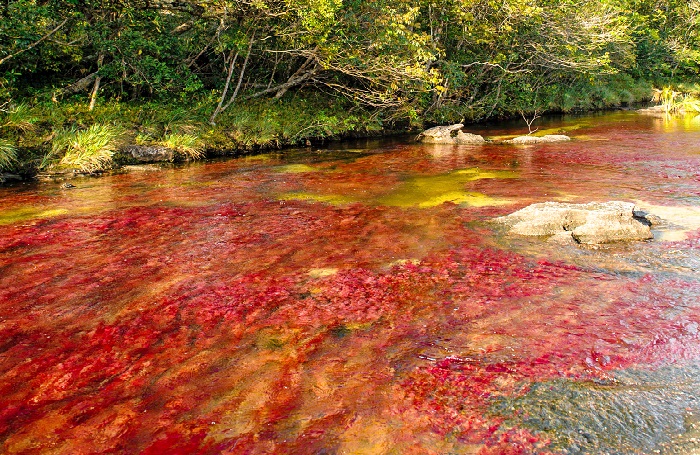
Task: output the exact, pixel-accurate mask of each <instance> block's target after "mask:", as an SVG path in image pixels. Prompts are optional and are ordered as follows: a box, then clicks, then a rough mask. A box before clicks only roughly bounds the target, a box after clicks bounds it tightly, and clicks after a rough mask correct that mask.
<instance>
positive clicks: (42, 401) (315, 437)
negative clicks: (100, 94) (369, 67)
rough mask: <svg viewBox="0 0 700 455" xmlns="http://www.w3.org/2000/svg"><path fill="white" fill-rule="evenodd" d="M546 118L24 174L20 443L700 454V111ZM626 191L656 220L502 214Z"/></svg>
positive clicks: (8, 285) (64, 448)
mask: <svg viewBox="0 0 700 455" xmlns="http://www.w3.org/2000/svg"><path fill="white" fill-rule="evenodd" d="M523 126H524V124H523V123H522V122H520V123H513V124H507V123H504V124H496V125H481V126H474V127H471V128H470V129H469V131H471V132H474V133H478V134H483V135H484V136H486V137H490V138H503V137H507V136H513V135H516V134H522V133H523V129H524V128H523ZM539 128H540V130H539V133H545V132H551V133H564V134H568V135H570V136H571V137H572V138H573V140H572V141H571V142H568V143H559V144H542V145H531V146H512V145H484V146H446V145H423V144H416V143H414V142H412V141H411V138H397V139H384V140H380V141H359V142H353V143H343V144H335V145H331V146H329V147H325V148H320V149H316V148H314V149H311V148H309V149H299V150H289V151H285V152H280V153H273V154H264V155H258V156H251V157H243V158H237V159H227V160H221V161H213V162H206V163H193V164H190V165H186V166H178V167H169V168H164V169H160V170H158V169H157V168H153V167H151V166H141V167H135V168H132V169H131V170H130V171H129V172H125V173H119V174H113V175H107V176H102V177H100V178H81V179H75V180H72V181H71V183H73V185H74V186H75V187H74V188H68V189H65V188H62V187H61V182H55V183H52V182H44V183H31V184H29V183H27V184H22V185H18V186H12V187H5V188H0V452H1V453H4V454H20V453H21V454H88V453H144V454H163V453H169V454H176V453H182V454H194V453H197V454H218V453H228V454H472V453H474V454H521V453H523V454H527V453H553V454H584V453H585V454H599V453H607V454H647V453H649V454H651V453H667V454H690V453H700V119H692V118H682V119H668V118H659V117H650V116H643V115H640V114H637V113H635V112H615V113H605V114H599V115H591V116H583V117H567V118H551V119H546V120H544V121H543V122H542V123H541V124H540V126H539ZM609 200H623V201H630V202H634V203H636V204H637V206H638V207H639V208H640V209H642V210H644V211H646V212H648V213H651V214H654V215H657V216H658V217H660V218H661V220H662V222H661V224H659V225H658V226H655V227H654V229H653V233H654V237H655V238H654V240H651V241H648V242H634V243H628V244H614V245H605V246H600V247H584V246H579V245H575V244H574V245H569V244H566V245H564V244H557V243H552V242H547V241H546V239H540V238H524V237H510V236H507V235H505V234H504V233H503V232H502V231H501V230H499V227H498V226H497V225H495V224H494V223H492V222H491V220H492V219H493V218H494V217H497V216H500V215H504V214H508V213H511V212H513V211H515V210H517V209H520V208H522V207H525V206H527V205H529V204H531V203H535V202H543V201H565V202H576V203H579V202H580V203H584V202H593V201H609Z"/></svg>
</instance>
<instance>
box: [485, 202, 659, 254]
mask: <svg viewBox="0 0 700 455" xmlns="http://www.w3.org/2000/svg"><path fill="white" fill-rule="evenodd" d="M653 218H654V217H652V216H650V215H646V214H643V213H642V212H635V206H634V204H633V203H631V202H622V201H611V202H592V203H589V204H566V203H560V202H544V203H539V204H532V205H530V206H528V207H525V208H524V209H522V210H518V211H517V212H515V213H512V214H510V215H507V216H503V217H500V218H496V220H495V221H496V222H498V223H502V224H505V225H506V226H508V228H509V233H511V234H516V235H525V236H555V237H554V238H555V239H556V240H555V241H557V242H562V241H563V238H564V237H565V236H570V237H571V238H573V239H574V240H575V241H576V242H578V243H582V244H586V245H596V244H603V243H615V242H629V241H637V240H649V239H652V238H653V237H654V236H653V235H652V233H651V229H650V227H649V226H650V225H651V224H652V223H651V221H650V220H649V219H653ZM654 221H656V220H655V219H654Z"/></svg>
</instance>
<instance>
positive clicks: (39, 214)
mask: <svg viewBox="0 0 700 455" xmlns="http://www.w3.org/2000/svg"><path fill="white" fill-rule="evenodd" d="M67 213H68V210H66V209H50V210H41V209H35V208H31V207H24V208H21V209H15V210H8V211H4V212H0V225H6V224H13V223H19V222H22V221H28V220H34V219H46V218H53V217H55V216H61V215H65V214H67Z"/></svg>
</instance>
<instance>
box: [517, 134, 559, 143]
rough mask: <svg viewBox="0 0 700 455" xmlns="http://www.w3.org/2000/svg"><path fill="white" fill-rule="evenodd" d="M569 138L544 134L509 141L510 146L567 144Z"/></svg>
mask: <svg viewBox="0 0 700 455" xmlns="http://www.w3.org/2000/svg"><path fill="white" fill-rule="evenodd" d="M570 140H571V138H570V137H569V136H566V135H564V134H546V135H544V136H518V137H516V138H514V139H511V140H510V141H506V142H508V143H510V144H525V145H527V144H546V143H551V142H567V141H570Z"/></svg>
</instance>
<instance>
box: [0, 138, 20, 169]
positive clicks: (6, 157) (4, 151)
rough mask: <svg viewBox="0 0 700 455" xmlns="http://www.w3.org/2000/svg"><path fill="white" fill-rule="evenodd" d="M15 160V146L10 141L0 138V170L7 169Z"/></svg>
mask: <svg viewBox="0 0 700 455" xmlns="http://www.w3.org/2000/svg"><path fill="white" fill-rule="evenodd" d="M16 162H17V148H16V147H15V144H13V143H12V141H9V140H7V139H0V171H8V170H10V169H12V166H13V165H14V164H15V163H16Z"/></svg>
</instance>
